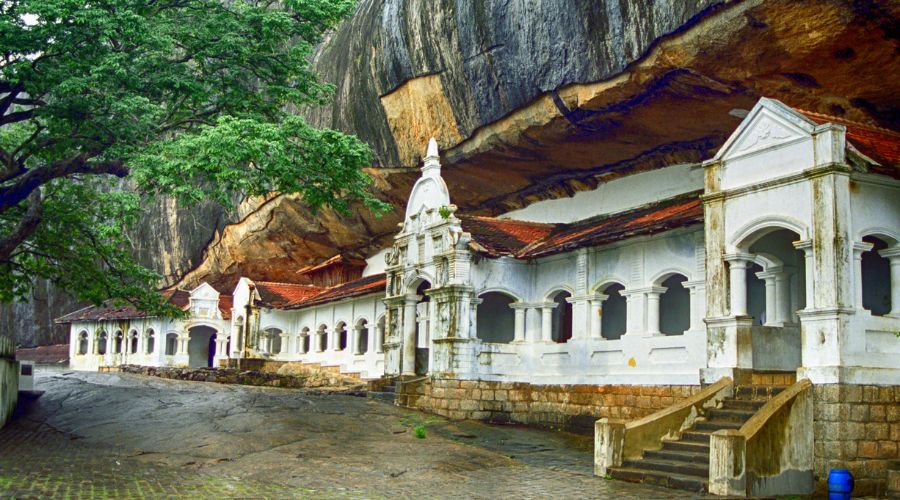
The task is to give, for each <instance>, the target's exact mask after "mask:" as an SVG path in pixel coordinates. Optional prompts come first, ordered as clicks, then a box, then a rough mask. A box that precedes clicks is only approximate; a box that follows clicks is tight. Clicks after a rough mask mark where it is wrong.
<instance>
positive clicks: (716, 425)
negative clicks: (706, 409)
mask: <svg viewBox="0 0 900 500" xmlns="http://www.w3.org/2000/svg"><path fill="white" fill-rule="evenodd" d="M742 425H744V424H743V422H727V421H725V420H708V421H706V422H697V423H695V424H694V425H693V427H691V430H692V431H710V432H714V431H718V430H722V429H740V428H741V426H742Z"/></svg>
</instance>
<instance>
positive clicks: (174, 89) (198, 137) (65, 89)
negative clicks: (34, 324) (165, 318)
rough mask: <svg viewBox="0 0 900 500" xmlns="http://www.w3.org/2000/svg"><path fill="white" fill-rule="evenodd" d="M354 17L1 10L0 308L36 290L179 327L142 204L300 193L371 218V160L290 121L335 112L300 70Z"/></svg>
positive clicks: (235, 8)
mask: <svg viewBox="0 0 900 500" xmlns="http://www.w3.org/2000/svg"><path fill="white" fill-rule="evenodd" d="M353 8H354V1H353V0H267V1H263V0H90V1H86V0H3V1H2V2H0V51H2V55H0V57H2V60H0V300H2V301H11V300H15V299H17V298H19V299H21V298H25V297H27V296H28V295H29V293H30V291H31V287H32V283H33V280H34V279H35V278H46V279H50V280H52V281H53V282H54V283H56V284H57V285H58V286H60V287H62V288H63V289H65V290H67V291H69V292H71V293H73V294H74V295H75V296H76V297H77V298H79V299H82V300H90V301H92V302H94V303H100V302H102V301H104V300H106V299H109V298H113V299H116V300H119V301H122V300H125V301H129V302H131V303H133V304H135V305H137V306H138V307H140V308H142V309H144V310H147V311H151V312H164V313H172V311H171V310H167V309H166V308H165V305H164V304H163V303H162V301H161V299H160V298H159V295H158V294H157V293H155V292H154V288H155V287H156V286H157V285H158V280H159V277H158V276H157V275H156V274H155V273H154V272H152V271H151V270H149V269H146V268H144V267H142V266H141V265H139V264H138V263H137V261H136V259H135V258H134V256H133V254H132V252H131V249H130V247H129V244H128V243H129V242H128V238H127V229H128V228H129V227H130V226H131V225H133V224H135V223H136V222H137V221H138V220H139V218H140V216H141V213H142V206H143V204H144V201H146V200H147V199H152V198H154V197H160V196H174V197H176V198H177V199H178V200H179V201H180V202H182V203H188V204H190V203H197V202H200V201H202V200H214V201H216V202H219V203H222V204H225V205H226V206H227V205H228V204H230V203H232V200H234V199H235V197H236V196H237V197H238V198H240V197H242V196H254V195H262V194H265V193H269V192H280V193H301V194H302V195H303V198H304V200H305V201H306V202H307V203H308V204H309V205H310V207H311V208H313V209H316V208H319V207H321V206H323V205H328V206H331V207H334V208H335V209H337V210H341V211H347V210H349V209H350V207H351V206H353V205H354V204H355V203H362V204H364V205H366V206H368V207H369V208H372V209H375V210H382V209H384V208H385V206H384V205H383V204H382V203H381V202H379V201H378V200H377V199H375V198H374V197H373V196H372V195H371V194H370V193H369V192H368V187H369V184H370V182H371V179H370V178H369V177H368V176H367V175H366V174H365V173H364V172H363V171H362V170H361V168H362V167H363V166H365V165H367V163H368V162H369V159H370V153H369V149H368V148H367V146H366V145H364V144H363V143H361V142H360V141H358V140H357V139H356V138H355V137H352V136H349V135H345V134H342V133H340V132H337V131H334V130H328V129H317V128H314V127H312V126H310V125H309V124H307V123H306V122H305V121H304V120H303V119H302V118H301V117H299V116H296V115H295V114H291V113H290V112H289V111H288V110H289V109H299V108H302V107H304V106H315V105H322V104H326V103H327V102H328V99H329V96H330V93H331V92H332V87H331V86H330V85H326V84H324V83H322V82H320V81H319V80H318V78H317V77H316V75H315V74H314V73H313V72H312V71H311V68H310V65H309V59H310V55H311V52H312V49H313V47H314V46H315V44H317V43H319V42H320V40H321V39H322V37H323V36H324V34H325V33H326V32H327V30H329V29H331V28H333V27H334V26H335V25H336V24H337V23H338V22H339V21H340V20H341V19H342V18H343V17H345V16H347V15H348V14H350V13H351V12H352V10H353Z"/></svg>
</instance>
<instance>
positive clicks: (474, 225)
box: [460, 215, 556, 257]
mask: <svg viewBox="0 0 900 500" xmlns="http://www.w3.org/2000/svg"><path fill="white" fill-rule="evenodd" d="M460 221H461V222H462V227H463V231H465V232H467V233H469V234H471V235H472V242H473V243H474V245H473V247H474V248H475V250H476V251H479V252H481V253H485V254H487V255H490V256H493V257H499V256H501V255H512V254H515V253H516V252H518V251H519V250H521V249H523V248H525V247H526V246H527V245H529V244H532V243H534V242H536V241H539V240H541V239H542V238H545V237H546V236H547V235H548V234H550V232H551V231H553V229H554V228H555V227H556V226H555V225H553V224H541V223H539V222H528V221H520V220H511V219H497V218H494V217H476V216H466V215H462V216H460Z"/></svg>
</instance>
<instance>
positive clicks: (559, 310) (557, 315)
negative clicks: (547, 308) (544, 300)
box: [550, 290, 572, 344]
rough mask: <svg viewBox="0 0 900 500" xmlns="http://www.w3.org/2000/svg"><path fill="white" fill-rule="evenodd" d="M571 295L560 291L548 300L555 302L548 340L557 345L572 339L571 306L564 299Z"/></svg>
mask: <svg viewBox="0 0 900 500" xmlns="http://www.w3.org/2000/svg"><path fill="white" fill-rule="evenodd" d="M571 297H572V294H571V293H569V292H567V291H564V290H561V291H559V292H556V294H555V295H553V296H552V297H551V299H550V300H552V301H553V302H556V307H554V308H553V327H552V330H551V331H550V338H551V339H552V340H553V341H554V342H556V343H557V344H564V343H566V342H568V341H569V340H570V339H571V338H572V304H570V303H569V301H567V300H566V299H568V298H571Z"/></svg>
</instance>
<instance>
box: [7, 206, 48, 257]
mask: <svg viewBox="0 0 900 500" xmlns="http://www.w3.org/2000/svg"><path fill="white" fill-rule="evenodd" d="M28 198H29V202H28V211H26V212H25V216H24V217H22V219H21V220H19V224H18V225H17V226H16V228H15V229H14V230H13V232H11V233H10V234H9V235H7V236H6V237H5V238H3V239H0V262H7V261H9V259H10V255H12V253H13V252H14V251H15V250H16V248H18V246H19V245H21V244H22V242H23V241H25V240H26V239H28V237H29V236H31V235H32V234H34V232H35V230H37V228H38V223H40V221H41V215H42V214H43V211H44V205H43V202H42V200H41V192H40V191H34V192H33V193H31V194H30V195H29V196H28Z"/></svg>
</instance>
